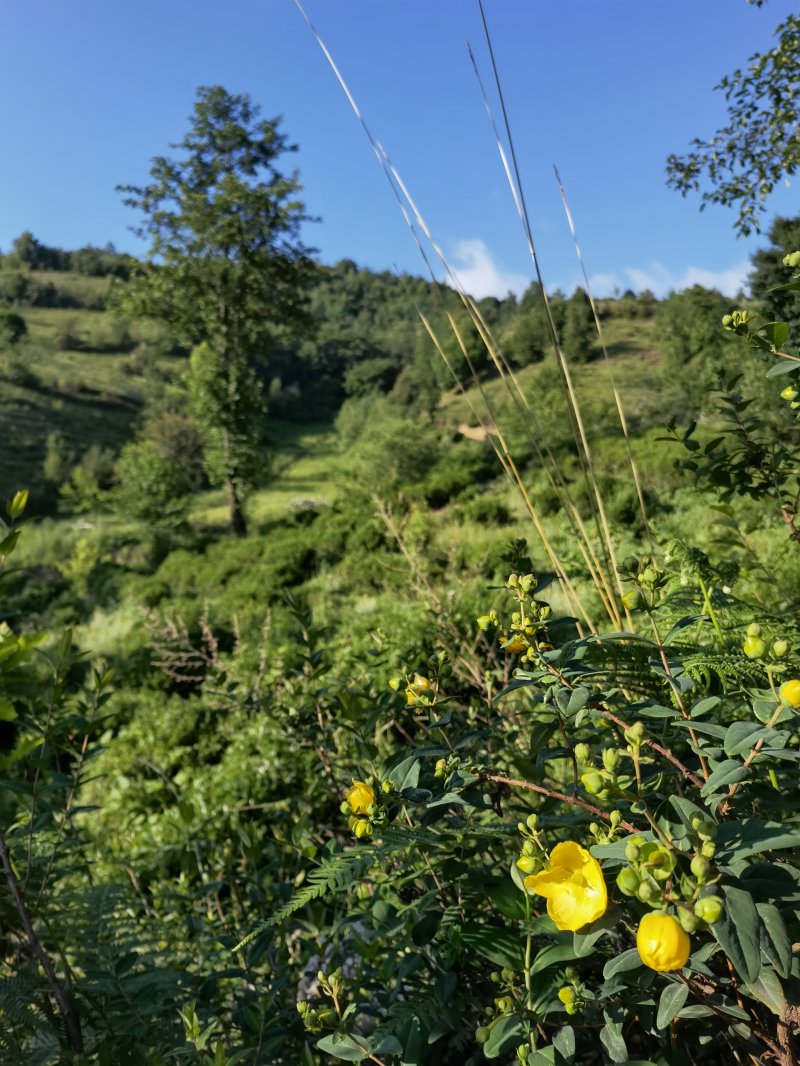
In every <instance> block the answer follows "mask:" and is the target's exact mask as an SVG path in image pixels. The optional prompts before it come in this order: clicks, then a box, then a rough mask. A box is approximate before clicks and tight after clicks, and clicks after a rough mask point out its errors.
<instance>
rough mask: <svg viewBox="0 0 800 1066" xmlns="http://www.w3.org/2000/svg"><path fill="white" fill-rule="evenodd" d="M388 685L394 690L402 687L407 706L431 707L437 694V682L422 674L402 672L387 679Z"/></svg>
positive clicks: (397, 690) (396, 690)
mask: <svg viewBox="0 0 800 1066" xmlns="http://www.w3.org/2000/svg"><path fill="white" fill-rule="evenodd" d="M389 686H390V688H392V689H394V691H395V692H399V691H400V689H403V692H404V694H405V697H406V706H407V707H418V708H426V707H432V706H433V704H434V703H436V699H437V696H438V694H439V685H438V683H437V682H436V681H431V680H430V678H428V677H426V676H425V675H424V674H416V673H415V674H404V675H401V676H399V677H393V678H391V679H390V681H389Z"/></svg>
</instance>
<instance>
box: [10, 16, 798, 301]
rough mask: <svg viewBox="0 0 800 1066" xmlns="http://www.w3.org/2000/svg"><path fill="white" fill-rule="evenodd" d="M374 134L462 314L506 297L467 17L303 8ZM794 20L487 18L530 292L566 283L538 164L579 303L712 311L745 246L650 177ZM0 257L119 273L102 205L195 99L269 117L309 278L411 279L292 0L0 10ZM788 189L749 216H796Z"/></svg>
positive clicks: (514, 271) (363, 156)
mask: <svg viewBox="0 0 800 1066" xmlns="http://www.w3.org/2000/svg"><path fill="white" fill-rule="evenodd" d="M306 9H307V11H308V13H309V15H310V17H311V18H312V19H313V20H314V22H315V24H316V26H317V29H318V30H319V32H320V34H321V35H322V37H323V38H324V39H325V41H326V43H327V44H328V46H329V48H330V49H331V52H332V53H333V56H334V58H335V59H336V61H337V63H338V64H339V66H340V67H341V69H342V71H343V73H344V76H345V77H346V78H347V80H348V81H349V83H350V87H351V89H352V91H353V93H354V95H355V97H356V99H357V100H358V102H359V104H360V106H361V108H362V110H363V111H364V113H365V116H366V119H367V121H368V123H369V124H370V127H371V128H372V131H373V133H374V134H375V136H376V137H377V138H378V139H379V140H380V141H381V142H382V143H383V144H384V146H385V147H386V149H387V151H388V152H389V154H390V156H391V157H392V160H393V161H394V163H395V164H396V165H397V167H398V169H399V170H400V172H401V174H402V176H403V178H404V180H405V181H406V183H407V185H408V186H409V189H410V191H411V193H412V195H413V196H414V198H415V200H416V201H417V203H418V205H419V206H420V208H421V210H422V211H423V213H424V215H425V217H426V219H427V221H428V222H429V224H430V226H431V228H432V229H433V231H434V234H435V236H436V237H437V239H438V240H439V242H440V244H441V245H442V247H443V248H444V250H445V252H446V253H447V255H448V256H450V257H451V258H452V261H453V262H454V263H455V265H456V266H457V268H458V272H459V275H460V276H461V278H462V281H463V282H464V284H465V285H466V287H467V288H469V289H471V290H472V291H473V292H474V293H475V294H476V295H479V296H480V295H485V294H486V293H488V292H494V293H496V294H498V295H502V294H504V293H505V292H506V291H507V290H508V289H513V290H515V291H521V290H522V289H523V288H524V287H525V285H526V284H527V283H528V280H529V279H530V276H531V264H530V260H529V258H528V254H527V250H526V245H525V242H524V239H523V235H522V231H521V228H520V226H519V223H518V221H517V219H516V214H515V210H514V205H513V202H512V200H511V197H510V194H509V192H508V189H507V186H506V184H505V178H504V175H503V172H502V169H501V164H500V161H499V157H498V153H497V150H496V147H495V144H494V141H493V138H492V134H491V131H490V128H489V125H488V122H487V119H486V116H485V112H484V109H483V105H482V103H481V99H480V95H479V92H478V88H477V85H476V82H475V79H474V76H473V73H472V70H471V67H470V64H469V60H468V57H467V52H466V48H465V43H464V42H465V39H468V40H469V41H470V43H471V44H472V46H473V49H474V51H475V53H476V56H477V58H478V62H479V64H480V66H481V70H482V74H483V76H484V78H485V81H486V82H487V83H488V82H489V81H490V70H489V65H488V57H487V53H486V46H485V42H484V39H483V35H482V31H481V26H480V20H479V15H478V11H477V6H476V4H474V3H473V2H472V0H307V4H306ZM796 9H797V4H796V3H793V2H789V0H770V2H769V3H768V4H767V5H766V6H765V7H763V8H761V9H758V8H756V7H753V6H751V5H748V4H747V3H745V0H648V2H642V0H605V2H600V0H557V2H553V0H550V2H545V0H486V11H487V17H488V19H489V25H490V29H491V30H492V34H493V40H494V46H495V51H496V56H497V59H498V63H499V65H500V70H501V76H502V77H503V79H504V87H505V92H506V101H507V105H508V109H509V114H510V118H511V122H512V128H513V132H514V136H515V140H516V146H517V151H518V155H519V159H520V164H521V169H522V174H523V179H524V182H525V189H526V196H527V200H528V205H529V210H530V214H531V219H532V223H533V227H534V235H535V238H536V240H537V245H538V250H539V254H540V261H541V266H542V269H543V273H544V277H545V281H546V283H547V284H548V286H549V287H551V288H552V287H556V286H558V287H561V288H562V289H565V290H567V291H569V290H571V289H572V288H573V287H574V285H575V284H576V283H577V282H578V280H579V273H578V268H577V264H576V261H575V257H574V252H573V250H572V244H571V239H570V236H569V232H568V230H567V227H566V223H565V220H564V215H563V211H562V208H561V202H560V197H559V194H558V189H557V187H556V184H555V181H554V178H553V171H552V166H553V164H554V163H555V164H557V165H558V167H559V170H560V172H561V176H562V178H563V180H564V183H565V185H566V188H567V194H568V196H569V198H570V204H571V207H572V211H573V214H574V216H575V219H576V224H577V227H578V235H579V238H580V241H581V244H582V247H583V251H584V255H585V257H586V260H587V266H588V269H589V271H590V274H592V275H593V276H594V279H595V285H596V289H597V292H598V294H602V293H603V292H610V291H612V290H613V289H614V288H615V287H619V288H621V289H625V288H627V287H632V288H638V289H641V288H646V287H649V288H652V289H654V290H655V291H656V292H657V293H658V294H661V293H663V292H665V291H667V290H668V289H670V288H676V287H683V286H685V285H687V284H692V283H693V282H694V281H699V282H701V283H704V284H709V285H717V286H718V287H720V288H722V289H723V291H726V292H728V293H731V294H733V293H734V292H735V291H736V289H737V288H738V287H739V285H740V284H741V283H742V282H743V281H744V279H745V278H746V275H747V259H748V256H749V254H750V253H751V252H752V251H753V249H754V248H755V247H758V245H759V243H763V240H764V238H763V237H762V238H760V239H759V238H758V237H756V238H753V239H750V240H747V241H743V240H737V239H736V238H735V236H734V233H733V212H731V211H728V210H725V209H723V208H715V209H709V210H707V211H706V212H704V213H702V214H701V213H700V212H699V211H698V203H699V201H698V200H697V199H688V200H683V199H681V198H680V197H679V196H678V195H677V194H676V193H674V192H671V191H670V190H668V189H667V188H666V186H665V184H664V160H665V158H666V156H667V154H668V153H669V152H672V151H677V152H683V151H684V150H685V149H686V148H687V147H688V145H689V141H690V140H691V138H692V137H693V136H707V135H708V134H710V133H711V132H713V131H714V130H715V129H716V128H717V127H718V126H719V125H720V124H721V122H722V120H723V118H724V115H725V110H724V99H723V97H722V95H721V94H720V93H714V92H712V88H713V86H714V85H715V84H716V83H717V82H718V81H719V80H720V78H721V77H722V75H723V74H725V73H728V72H730V71H731V70H733V68H734V67H737V66H741V65H742V64H744V63H745V62H746V60H747V57H748V56H749V55H751V54H752V53H753V52H756V51H763V50H764V49H766V48H768V47H769V46H770V41H771V37H772V32H773V30H774V28H775V26H776V25H777V24H778V22H780V21H781V20H782V19H783V18H784V17H785V16H786V15H787V14H788V13H789V12H791V11H793V10H796ZM0 40H2V62H0V99H2V101H3V104H2V108H0V146H2V149H1V150H2V165H1V166H0V249H3V250H8V249H9V247H10V244H11V241H12V240H13V238H14V237H15V236H16V235H17V234H19V233H20V232H21V231H22V230H25V229H30V230H32V231H33V233H34V234H35V235H36V236H37V237H38V238H39V239H40V240H42V241H44V242H45V243H47V244H52V245H56V246H60V247H64V248H75V247H79V246H80V245H83V244H86V243H93V244H101V245H102V244H105V243H106V242H107V241H113V242H114V243H115V244H116V246H117V247H118V248H120V249H124V250H129V251H132V252H135V253H141V252H142V251H143V250H144V249H143V246H142V245H141V244H140V243H139V242H138V241H137V240H136V238H134V237H133V235H132V234H131V233H130V232H129V230H128V228H127V227H128V226H129V225H131V224H132V223H133V222H134V221H135V217H134V216H133V213H132V212H131V211H130V209H128V208H125V207H124V206H123V205H122V203H121V199H120V197H119V195H118V194H117V193H116V192H115V185H117V184H118V183H134V184H137V183H143V182H145V181H146V179H147V173H148V163H149V159H150V158H151V157H152V156H154V155H157V154H163V153H165V152H166V151H167V150H168V145H169V143H170V142H171V141H176V140H179V139H180V138H181V137H182V136H183V134H184V133H185V131H186V129H187V127H188V121H187V120H188V116H189V114H190V112H191V109H192V104H193V101H194V97H195V90H196V88H197V86H199V85H210V84H221V85H224V86H225V88H227V89H228V90H230V91H232V92H246V93H249V94H250V95H251V96H252V98H253V99H254V100H255V101H257V102H258V103H259V104H260V105H261V106H262V110H263V114H264V115H265V116H266V117H272V116H275V115H283V117H284V129H285V131H286V132H287V134H288V135H289V136H290V137H291V139H292V140H293V141H295V142H296V143H297V144H298V145H299V151H298V153H297V155H296V156H294V157H293V159H292V160H291V162H292V163H294V164H296V165H297V167H298V168H299V170H300V176H301V180H302V182H303V185H304V187H305V194H304V195H305V199H306V204H307V207H308V210H309V212H310V213H311V214H313V215H316V216H319V218H320V220H321V221H320V222H319V223H317V224H314V225H309V226H308V227H307V229H306V232H305V238H306V240H307V242H308V243H309V244H312V245H313V246H315V247H316V248H317V249H318V250H319V255H320V258H321V259H322V260H323V261H325V262H335V261H336V260H338V259H341V258H345V257H346V258H351V259H354V260H356V262H358V263H359V264H361V265H365V266H369V267H373V268H375V269H392V268H393V267H394V266H397V267H398V268H399V269H400V270H408V271H411V272H413V273H424V266H423V264H422V262H421V260H420V258H419V255H418V252H417V251H416V248H415V246H414V243H413V241H412V239H411V237H410V235H409V233H408V231H407V229H406V226H405V223H404V221H403V219H402V216H401V215H400V212H399V210H398V208H397V205H396V203H395V201H394V200H393V198H392V196H391V193H390V191H389V188H388V185H387V184H386V181H385V178H384V177H383V175H382V174H381V172H380V169H379V167H378V165H377V163H376V161H375V158H374V156H373V154H372V150H371V148H370V146H369V144H368V142H367V140H366V138H365V137H364V134H363V132H362V130H361V129H360V127H359V125H358V123H357V122H356V120H355V118H354V116H353V114H352V112H351V111H350V108H349V105H348V103H347V101H346V99H345V97H344V95H343V94H342V92H341V90H340V88H339V86H338V85H337V83H336V81H335V79H334V76H333V74H332V72H331V70H330V68H329V67H328V65H327V62H326V61H325V59H324V57H323V55H322V53H321V52H320V50H319V48H318V46H317V44H316V43H315V41H314V39H313V37H312V36H311V34H310V32H309V30H308V28H307V26H306V25H305V23H304V21H303V19H302V18H301V16H300V14H299V12H298V10H297V9H296V7H295V5H294V3H293V2H292V0H229V2H227V3H225V4H223V3H219V2H214V3H212V2H210V0H137V2H136V3H135V4H133V3H118V2H110V0H27V2H25V3H19V2H18V0H0ZM797 191H798V190H797V187H796V186H794V187H792V188H788V189H781V190H780V191H779V192H777V193H776V194H775V195H774V197H773V200H772V202H771V203H770V208H771V213H772V214H775V213H781V214H788V215H793V214H797V213H798V209H800V202H798V195H797Z"/></svg>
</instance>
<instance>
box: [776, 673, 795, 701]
mask: <svg viewBox="0 0 800 1066" xmlns="http://www.w3.org/2000/svg"><path fill="white" fill-rule="evenodd" d="M778 695H779V696H780V698H781V702H782V703H786V704H788V705H789V706H790V707H800V681H798V680H797V679H796V678H792V680H790V681H784V683H783V684H782V685H781V687H780V689H779V690H778Z"/></svg>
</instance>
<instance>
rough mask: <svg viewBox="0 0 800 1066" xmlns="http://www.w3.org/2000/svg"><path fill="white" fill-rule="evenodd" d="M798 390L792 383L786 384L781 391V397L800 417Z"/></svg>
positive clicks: (799, 394)
mask: <svg viewBox="0 0 800 1066" xmlns="http://www.w3.org/2000/svg"><path fill="white" fill-rule="evenodd" d="M798 397H800V392H799V391H798V390H797V389H796V388H795V387H794V385H787V386H786V388H785V389H784V390H783V392H782V393H781V399H782V400H786V402H787V403H788V404H789V407H790V408H791V409H792V410H793V411H797V417H798V418H800V399H798Z"/></svg>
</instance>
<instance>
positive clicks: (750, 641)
mask: <svg viewBox="0 0 800 1066" xmlns="http://www.w3.org/2000/svg"><path fill="white" fill-rule="evenodd" d="M742 650H743V651H744V653H745V655H746V656H747V658H748V659H761V658H763V657H764V654H765V652H766V650H767V644H766V641H764V640H763V639H762V638H761V637H746V638H745V642H744V644H743V645H742Z"/></svg>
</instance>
